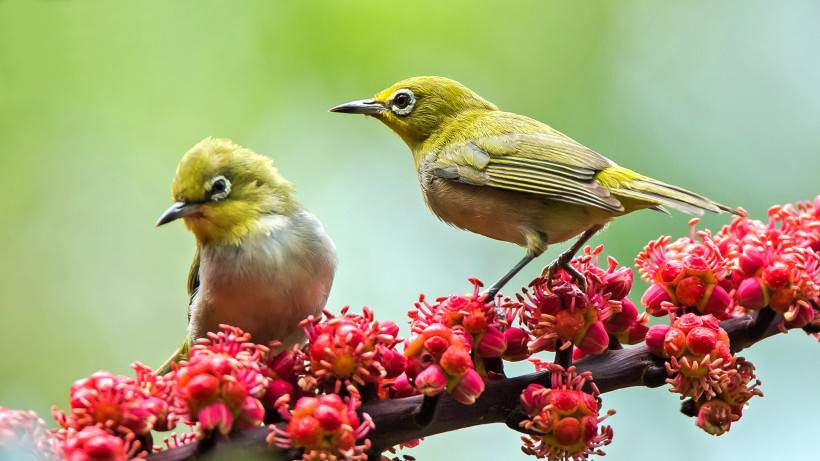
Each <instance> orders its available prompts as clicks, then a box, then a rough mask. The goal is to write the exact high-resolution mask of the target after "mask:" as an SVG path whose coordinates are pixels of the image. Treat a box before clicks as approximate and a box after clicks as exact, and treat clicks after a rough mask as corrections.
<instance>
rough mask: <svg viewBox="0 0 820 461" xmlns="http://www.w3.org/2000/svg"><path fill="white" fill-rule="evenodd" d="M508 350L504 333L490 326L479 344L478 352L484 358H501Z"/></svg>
mask: <svg viewBox="0 0 820 461" xmlns="http://www.w3.org/2000/svg"><path fill="white" fill-rule="evenodd" d="M506 349H507V341H506V339H505V338H504V333H502V332H501V330H499V329H498V328H496V327H493V326H490V327H487V329H486V330H485V331H484V336H483V337H482V338H481V342H480V343H479V344H478V349H477V350H476V352H477V353H478V355H479V356H481V357H483V358H494V357H501V356H502V355H503V354H504V351H505V350H506Z"/></svg>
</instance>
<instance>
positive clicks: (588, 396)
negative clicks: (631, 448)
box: [520, 360, 615, 461]
mask: <svg viewBox="0 0 820 461" xmlns="http://www.w3.org/2000/svg"><path fill="white" fill-rule="evenodd" d="M534 363H535V364H536V368H537V369H539V370H548V371H549V372H550V380H551V385H550V387H548V388H546V387H544V386H541V385H540V384H530V385H529V386H527V388H526V389H524V391H523V392H522V393H521V397H520V401H521V407H522V409H523V410H524V412H525V413H526V414H527V416H528V418H527V419H525V420H524V421H522V422H521V423H520V427H521V428H522V429H524V430H526V431H528V433H530V435H527V436H523V437H522V440H523V442H524V445H523V447H522V450H523V451H524V453H527V454H529V455H534V456H536V457H539V458H547V459H549V460H550V461H559V460H560V461H563V460H567V459H570V458H571V459H574V460H586V459H587V458H588V457H589V456H590V455H604V452H603V451H602V450H601V448H600V447H602V446H605V445H608V444H609V443H610V442H611V441H612V428H611V427H609V426H601V425H600V423H601V421H603V420H604V419H605V418H606V417H608V416H611V415H613V414H614V413H615V411H614V410H609V411H608V412H607V413H606V415H605V416H603V417H601V416H599V414H600V409H599V400H598V394H599V392H598V389H597V388H596V387H595V385H594V384H593V383H592V375H591V373H589V372H584V373H581V374H576V372H575V367H569V368H568V369H567V370H564V368H562V367H561V366H560V365H557V364H554V363H544V362H540V361H537V360H535V361H534ZM587 385H589V386H590V387H591V389H592V391H591V392H586V391H584V387H585V386H587Z"/></svg>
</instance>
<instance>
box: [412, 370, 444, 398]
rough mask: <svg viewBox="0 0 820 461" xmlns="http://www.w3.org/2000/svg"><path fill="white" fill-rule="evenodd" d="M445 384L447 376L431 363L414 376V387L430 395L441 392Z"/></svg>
mask: <svg viewBox="0 0 820 461" xmlns="http://www.w3.org/2000/svg"><path fill="white" fill-rule="evenodd" d="M446 386H447V376H445V375H444V372H443V371H442V370H441V368H439V367H438V366H437V365H431V366H429V367H427V368H425V369H424V370H422V371H421V373H419V374H418V376H416V389H418V390H419V392H421V393H422V394H424V395H426V396H428V397H432V396H434V395H438V394H441V393H442V392H443V391H444V388H445V387H446Z"/></svg>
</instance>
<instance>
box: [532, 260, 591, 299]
mask: <svg viewBox="0 0 820 461" xmlns="http://www.w3.org/2000/svg"><path fill="white" fill-rule="evenodd" d="M571 260H572V257H571V256H570V257H569V258H567V257H565V256H564V255H561V256H559V257H558V258H556V259H555V260H554V261H552V262H551V263H549V264H547V265H546V266H545V267H544V270H542V271H541V276H542V277H546V278H547V286H549V287H550V288H552V281H553V280H554V277H555V271H557V270H558V269H563V270H564V271H565V272H566V273H568V274H569V275H570V276H571V277H572V278H573V279H575V282H576V283H577V284H578V288H580V289H581V291H583V292H584V293H586V291H587V279H586V277H584V274H582V273H581V272H579V271H578V269H576V268H575V267H574V266H573V265H572V264H570V261H571Z"/></svg>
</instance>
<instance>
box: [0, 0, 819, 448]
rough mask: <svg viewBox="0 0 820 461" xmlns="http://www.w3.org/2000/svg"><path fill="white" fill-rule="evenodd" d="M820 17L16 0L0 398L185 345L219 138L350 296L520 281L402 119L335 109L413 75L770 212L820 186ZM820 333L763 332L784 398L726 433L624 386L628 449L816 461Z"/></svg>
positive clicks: (754, 356) (638, 7)
mask: <svg viewBox="0 0 820 461" xmlns="http://www.w3.org/2000/svg"><path fill="white" fill-rule="evenodd" d="M818 17H820V6H818V4H817V3H816V2H812V1H809V0H805V1H794V2H757V1H732V2H720V4H716V2H710V1H692V2H681V3H677V2H676V3H674V4H673V3H670V2H648V1H644V2H642V1H619V2H571V1H567V2H552V1H551V2H546V1H530V2H507V1H495V2H480V3H478V2H440V1H413V2H376V1H358V2H354V1H335V2H318V1H316V2H287V3H286V2H268V1H256V2H250V1H246V2H227V1H223V2H216V1H175V2H167V1H140V2H104V1H100V2H86V1H21V0H4V1H0V191H2V192H0V239H2V245H0V260H2V265H0V325H2V330H1V331H0V405H4V406H10V407H22V408H33V409H35V410H37V411H38V412H39V413H40V414H41V415H43V416H46V417H47V416H48V409H49V407H50V405H51V404H52V403H57V404H59V405H61V406H65V404H66V401H67V392H68V387H69V385H70V384H71V382H72V381H73V380H74V379H77V378H80V377H83V376H86V375H88V374H90V373H92V372H93V371H95V370H97V369H100V368H104V369H108V370H112V371H115V372H123V373H124V372H127V371H128V368H127V367H128V364H129V363H130V362H131V361H133V360H137V359H139V360H142V361H144V362H146V363H148V364H152V365H156V364H158V363H160V362H161V361H162V360H163V359H165V358H166V356H167V355H168V354H169V353H170V352H171V351H172V350H173V349H174V348H175V347H176V346H177V345H178V343H179V341H180V340H181V338H182V334H183V331H184V328H185V306H186V294H185V277H186V273H187V269H188V265H189V263H190V258H191V256H192V252H193V240H192V237H191V236H190V235H189V234H188V233H186V232H185V231H184V229H183V226H182V225H176V226H171V227H168V228H162V229H155V228H154V227H153V223H154V220H155V219H156V218H157V216H158V215H159V213H160V212H161V211H163V210H164V209H165V208H166V207H167V206H168V205H169V203H170V193H169V188H170V181H171V179H172V177H173V174H174V168H175V166H176V163H177V161H178V160H179V158H180V157H181V155H182V154H183V153H184V152H185V151H186V150H187V149H188V148H189V147H190V146H191V145H193V144H194V143H196V142H197V141H199V140H200V139H201V138H203V137H205V136H209V135H214V136H223V137H230V138H232V139H234V140H235V141H236V142H238V143H240V144H243V145H246V146H248V147H251V148H253V149H255V150H257V151H258V152H260V153H264V154H267V155H270V156H271V157H273V158H274V159H275V160H276V162H277V164H278V166H279V167H280V169H281V171H282V172H283V174H284V175H285V176H286V177H288V178H289V179H291V180H292V181H294V182H295V184H296V185H297V190H298V195H299V198H300V200H301V201H302V202H303V203H304V204H305V205H306V206H307V207H308V208H310V209H311V210H312V211H314V212H315V213H316V214H317V215H318V216H319V217H320V218H321V219H322V221H323V222H324V223H325V225H326V227H327V229H328V230H329V232H330V234H331V235H332V236H333V238H334V240H335V241H336V245H337V247H338V251H339V259H340V267H339V271H338V274H337V279H336V284H335V286H334V287H333V292H332V294H331V297H330V301H329V306H330V307H331V308H332V309H338V308H339V307H341V306H343V305H347V304H350V305H352V306H355V307H357V308H358V307H361V306H363V305H368V306H371V307H373V308H374V309H375V310H376V312H377V314H378V317H380V318H392V319H396V320H403V319H404V318H405V311H406V309H408V308H409V307H410V306H411V305H412V303H413V301H414V300H415V299H416V296H417V295H418V293H419V292H421V291H424V292H426V293H428V294H430V295H442V294H448V293H454V292H463V291H466V290H467V289H468V284H467V282H466V278H467V277H468V276H478V277H480V278H483V279H484V280H486V281H492V280H493V279H495V278H496V277H498V276H499V275H501V274H502V273H503V272H504V271H505V270H506V269H507V268H508V267H509V266H510V265H511V264H512V263H513V262H514V261H517V260H518V258H519V257H520V256H521V254H522V252H521V250H520V249H519V248H517V247H515V246H513V245H510V244H505V243H501V242H495V241H491V240H487V239H484V238H482V237H479V236H475V235H472V234H468V233H465V232H461V231H457V230H453V229H451V228H448V227H447V226H445V225H443V224H442V223H440V222H438V221H437V220H436V219H435V218H434V217H433V216H432V215H431V214H430V213H429V212H428V211H427V210H426V209H425V207H424V205H423V203H422V201H421V199H420V194H419V191H418V186H417V184H416V178H415V175H414V173H413V171H412V162H411V157H410V154H409V152H408V151H407V149H406V147H405V146H404V145H403V144H402V143H401V142H400V140H399V139H398V138H397V137H396V136H395V135H393V134H392V133H390V132H389V131H388V130H387V129H386V128H384V127H383V126H381V125H380V124H379V123H378V122H376V121H374V120H370V119H364V118H362V117H350V116H339V115H335V114H330V113H328V112H327V109H328V108H329V107H331V106H332V105H335V104H337V103H341V102H345V101H348V100H350V99H354V98H363V97H368V96H370V95H372V94H373V93H375V92H376V91H377V90H379V89H381V88H383V87H385V86H387V85H389V84H391V83H393V82H394V81H396V80H399V79H402V78H405V77H408V76H412V75H423V74H437V75H444V76H448V77H451V78H454V79H457V80H460V81H462V82H463V83H465V84H466V85H468V86H470V87H471V88H473V89H475V90H476V91H477V92H478V93H480V94H481V95H483V96H484V97H486V98H487V99H489V100H491V101H493V102H495V103H496V104H498V105H499V106H500V107H501V108H503V109H506V110H510V111H514V112H519V113H524V114H527V115H530V116H533V117H535V118H537V119H540V120H543V121H547V122H549V123H550V124H551V125H552V126H554V127H556V128H558V129H560V130H562V131H564V132H566V133H568V134H570V135H571V136H573V137H575V138H576V139H578V140H579V141H581V142H583V143H585V144H586V145H588V146H590V147H592V148H594V149H596V150H598V151H600V152H602V153H604V154H606V155H608V156H609V157H611V158H613V159H614V160H616V161H618V162H619V163H621V164H623V165H625V166H629V167H631V168H635V169H638V170H639V171H641V172H643V173H645V174H648V175H651V176H655V177H657V178H659V179H662V180H667V181H670V182H673V183H676V184H679V185H682V186H685V187H688V188H690V189H693V190H696V191H699V192H702V193H704V194H706V195H709V196H710V197H713V198H715V199H717V200H720V201H723V202H725V203H727V204H731V205H742V206H743V207H745V208H746V209H747V210H749V211H750V212H751V214H752V215H754V216H757V217H764V216H765V212H766V209H767V208H768V206H770V205H771V204H773V203H782V202H792V201H795V200H799V199H808V198H810V197H812V196H813V195H815V194H816V193H818V192H820V188H818V185H817V184H818V174H820V166H818V165H819V164H820V131H818V122H819V121H820V91H818V86H817V85H818V83H817V82H818V81H820V60H818V59H817V50H818V49H820V28H818V27H817V18H818ZM687 219H688V218H687V217H685V216H682V215H679V214H675V215H674V216H672V217H666V216H662V215H660V214H656V213H648V212H647V213H642V214H636V215H632V216H628V217H625V218H623V219H620V220H618V222H616V223H614V224H613V225H611V226H610V227H609V228H608V229H607V230H606V231H605V232H604V233H603V234H601V235H600V236H599V237H598V238H597V239H596V241H597V242H606V244H607V248H608V253H609V254H612V255H614V256H616V257H617V258H618V259H620V260H621V261H623V262H629V261H631V260H632V258H633V257H634V256H635V254H636V253H637V252H638V251H639V250H640V249H641V248H642V246H643V245H644V244H645V243H646V242H647V241H648V240H650V239H653V238H655V237H657V236H658V235H659V234H661V233H672V234H673V235H680V234H683V233H685V232H686V231H687V228H686V221H687ZM704 221H705V225H707V226H709V227H712V228H713V229H716V228H718V227H719V226H720V225H722V224H723V223H725V222H727V218H726V217H723V216H709V217H707V218H706V219H705V220H704ZM563 247H564V246H563V245H562V246H556V247H553V248H552V249H551V250H550V251H549V253H550V254H548V255H546V256H545V257H543V258H542V259H541V261H540V262H541V263H546V262H547V261H549V259H550V258H551V257H553V256H554V255H555V254H557V253H558V251H560V250H561V249H562V248H563ZM538 269H539V268H538V266H536V265H533V266H531V267H529V268H528V270H526V271H525V273H524V274H523V275H521V276H520V277H518V278H517V279H516V280H514V282H513V283H512V284H511V285H510V288H514V287H516V286H521V285H523V284H525V283H526V281H527V280H528V279H529V278H531V277H532V276H534V274H536V272H537V271H538ZM637 288H638V289H637V290H636V293H635V294H634V295H633V296H634V299H636V300H637V297H638V293H640V289H642V288H643V286H638V287H637ZM817 347H818V345H817V344H815V342H814V341H813V340H811V339H810V338H807V337H806V336H805V335H803V334H802V333H792V334H789V335H785V336H780V337H777V338H773V339H770V340H768V341H766V342H765V343H763V344H760V345H759V346H756V347H755V348H754V349H752V350H749V351H748V352H747V353H746V354H745V355H746V356H747V357H748V358H749V359H751V360H752V361H754V363H755V364H756V365H757V366H758V370H759V376H760V377H761V378H762V379H763V381H764V386H763V390H764V392H765V393H766V397H765V398H763V399H755V400H754V401H753V402H752V405H751V407H749V408H748V410H747V411H746V414H745V416H744V418H743V420H742V421H741V422H740V423H738V424H737V425H736V426H735V427H733V429H732V431H731V433H729V434H728V435H725V436H723V437H720V438H714V437H710V436H708V435H706V434H705V433H703V432H701V431H700V430H699V429H697V428H696V427H695V426H694V422H693V421H692V420H691V419H687V418H685V417H684V416H682V415H680V414H679V413H678V412H677V410H678V407H679V402H678V399H677V397H676V396H675V395H672V394H670V393H668V392H667V391H666V390H664V389H657V390H648V389H629V390H625V391H621V392H617V393H613V394H607V395H605V396H604V404H605V407H607V408H609V407H612V408H616V409H617V410H618V414H617V415H616V416H614V417H613V418H611V419H610V420H609V421H610V423H611V424H612V425H614V428H615V441H614V444H613V445H611V446H610V447H609V449H608V450H607V451H608V453H609V456H608V457H607V459H613V460H632V459H646V458H650V457H651V458H654V457H659V456H662V457H663V458H665V459H669V460H678V459H681V460H683V459H701V460H725V459H735V458H736V459H771V458H787V457H788V458H792V459H795V458H803V459H806V458H812V457H815V456H816V455H817V453H818V450H820V438H818V435H820V423H818V420H817V415H818V414H819V413H820V399H818V398H817V393H816V392H815V389H816V386H817V384H816V383H817V382H818V381H820V355H819V354H818V349H817ZM514 370H516V371H521V372H523V371H525V370H526V367H524V366H519V367H516V368H514ZM804 392H805V394H803V393H804ZM518 445H519V440H518V435H517V434H515V433H513V432H511V431H509V430H507V429H506V428H504V427H502V426H484V427H478V428H473V429H469V430H463V431H459V432H456V433H450V434H446V435H442V436H438V437H433V438H430V439H428V440H426V441H425V442H424V443H423V444H422V445H421V447H420V448H418V449H416V450H414V451H413V454H414V455H416V456H417V457H418V458H419V459H428V460H429V459H453V460H456V459H465V460H466V459H491V458H493V459H513V458H521V459H524V458H525V456H524V455H523V454H521V453H520V451H519V450H518Z"/></svg>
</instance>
